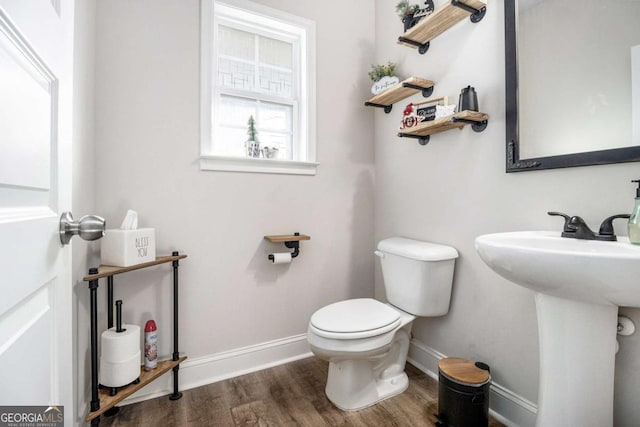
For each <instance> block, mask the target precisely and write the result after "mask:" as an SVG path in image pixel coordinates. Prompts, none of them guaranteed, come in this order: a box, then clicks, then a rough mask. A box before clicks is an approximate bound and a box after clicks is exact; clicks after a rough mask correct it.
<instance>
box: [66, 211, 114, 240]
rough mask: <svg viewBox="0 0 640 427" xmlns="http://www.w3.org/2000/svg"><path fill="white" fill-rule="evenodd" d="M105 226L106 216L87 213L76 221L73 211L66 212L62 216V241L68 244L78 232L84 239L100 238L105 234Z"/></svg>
mask: <svg viewBox="0 0 640 427" xmlns="http://www.w3.org/2000/svg"><path fill="white" fill-rule="evenodd" d="M105 227H106V222H105V220H104V218H102V217H99V216H98V215H85V216H83V217H82V218H80V220H79V221H74V220H73V215H71V212H64V213H63V214H62V215H61V216H60V242H62V245H66V244H67V243H69V242H70V241H71V238H72V237H73V236H74V235H76V234H77V235H78V236H80V237H81V238H82V239H83V240H98V239H99V238H101V237H102V236H104V230H105Z"/></svg>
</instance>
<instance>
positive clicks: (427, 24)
mask: <svg viewBox="0 0 640 427" xmlns="http://www.w3.org/2000/svg"><path fill="white" fill-rule="evenodd" d="M486 7H487V2H486V1H484V0H451V2H449V3H447V4H445V5H444V6H441V7H439V8H438V9H436V10H435V11H434V12H433V13H432V14H431V15H429V16H427V17H426V18H424V19H422V20H421V21H420V22H418V23H417V24H416V25H414V26H413V27H411V28H409V29H408V30H407V31H405V33H404V34H403V35H402V36H400V37H398V44H402V45H405V46H409V47H411V48H414V49H415V48H418V50H419V51H420V53H421V54H423V53H426V52H427V50H428V49H429V42H430V41H431V40H433V39H434V38H436V37H438V36H439V35H440V34H442V33H444V32H445V31H447V30H448V29H449V28H451V27H453V26H454V25H456V24H457V23H458V22H460V21H462V20H464V19H465V18H467V17H469V16H470V17H471V22H474V23H475V22H480V21H481V20H482V18H483V17H484V14H485V12H486Z"/></svg>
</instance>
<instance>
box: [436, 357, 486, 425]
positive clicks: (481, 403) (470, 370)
mask: <svg viewBox="0 0 640 427" xmlns="http://www.w3.org/2000/svg"><path fill="white" fill-rule="evenodd" d="M438 376H439V380H440V382H439V385H438V424H437V425H438V426H439V427H487V426H488V425H489V387H490V385H491V375H490V374H489V366H488V365H486V364H484V363H481V362H477V363H474V362H472V361H470V360H467V359H460V358H454V357H450V358H446V359H442V360H441V361H440V362H439V363H438Z"/></svg>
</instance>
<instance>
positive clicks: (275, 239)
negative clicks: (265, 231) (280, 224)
mask: <svg viewBox="0 0 640 427" xmlns="http://www.w3.org/2000/svg"><path fill="white" fill-rule="evenodd" d="M264 238H265V239H267V240H268V241H270V242H272V243H284V242H299V241H301V240H311V237H309V236H306V235H304V234H300V235H295V234H282V235H276V236H264Z"/></svg>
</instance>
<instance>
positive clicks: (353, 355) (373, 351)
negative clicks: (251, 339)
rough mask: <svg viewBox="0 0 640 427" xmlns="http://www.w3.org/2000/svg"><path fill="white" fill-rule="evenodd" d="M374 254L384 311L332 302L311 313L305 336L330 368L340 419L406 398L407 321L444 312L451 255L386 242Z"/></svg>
mask: <svg viewBox="0 0 640 427" xmlns="http://www.w3.org/2000/svg"><path fill="white" fill-rule="evenodd" d="M375 254H376V255H377V256H378V257H379V258H380V262H381V265H382V275H383V279H384V286H385V290H386V294H387V299H388V300H389V303H388V304H384V303H382V302H380V301H377V300H375V299H372V298H358V299H350V300H345V301H340V302H336V303H334V304H330V305H328V306H326V307H323V308H321V309H319V310H318V311H316V312H315V313H314V314H313V315H312V316H311V320H310V321H309V328H308V330H307V339H308V341H309V346H310V348H311V351H312V352H313V354H315V355H316V356H317V357H319V358H321V359H323V360H327V361H328V362H329V376H328V378H327V386H326V388H325V392H326V394H327V397H328V398H329V400H330V401H331V402H332V403H333V404H334V405H336V406H337V407H338V408H340V409H342V410H346V411H351V410H357V409H362V408H366V407H367V406H371V405H374V404H376V403H377V402H380V401H381V400H384V399H387V398H389V397H392V396H395V395H397V394H400V393H402V392H403V391H405V390H406V389H407V387H408V385H409V379H408V378H407V374H406V373H405V372H404V367H405V362H406V360H407V354H408V352H409V342H410V332H411V325H412V322H413V320H414V319H415V318H416V317H418V316H421V317H435V316H442V315H445V314H447V312H448V311H449V301H450V300H451V287H452V284H453V267H454V263H455V259H456V258H457V257H458V251H456V250H455V249H454V248H452V247H450V246H445V245H439V244H434V243H427V242H421V241H418V240H412V239H407V238H403V237H392V238H389V239H385V240H382V241H380V243H378V250H377V251H375Z"/></svg>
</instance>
